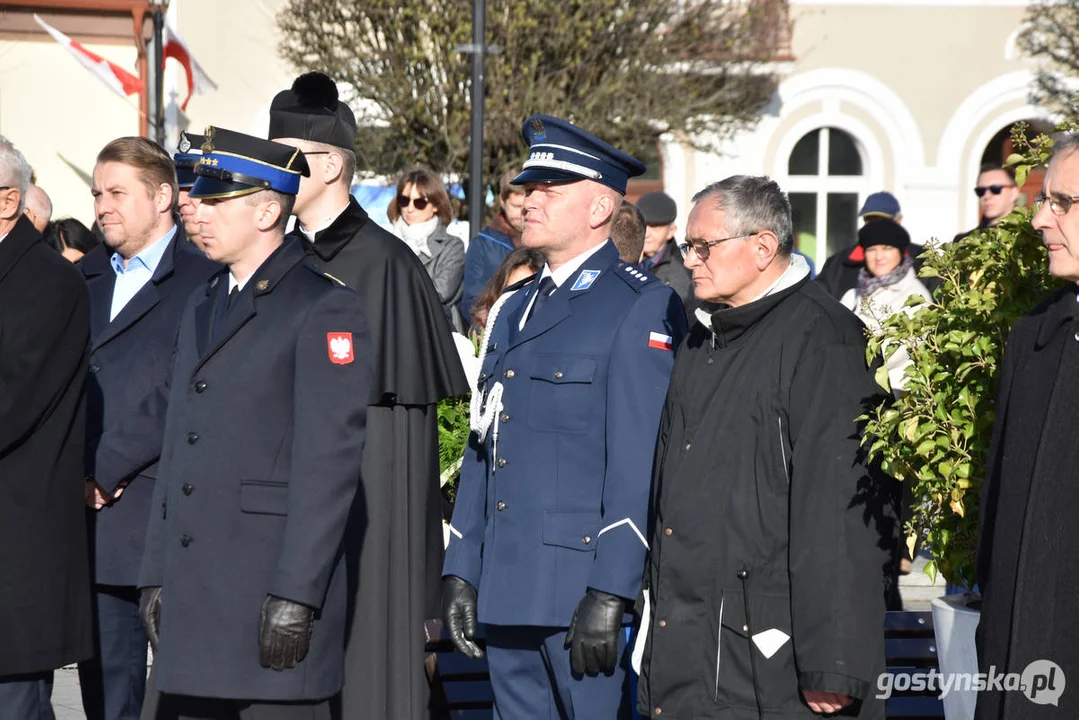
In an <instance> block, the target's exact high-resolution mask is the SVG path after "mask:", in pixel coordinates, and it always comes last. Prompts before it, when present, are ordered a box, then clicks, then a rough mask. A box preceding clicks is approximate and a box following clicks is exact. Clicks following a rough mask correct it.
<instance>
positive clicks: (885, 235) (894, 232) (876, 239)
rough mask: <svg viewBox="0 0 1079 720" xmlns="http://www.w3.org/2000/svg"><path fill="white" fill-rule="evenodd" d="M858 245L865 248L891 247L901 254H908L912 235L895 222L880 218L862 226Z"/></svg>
mask: <svg viewBox="0 0 1079 720" xmlns="http://www.w3.org/2000/svg"><path fill="white" fill-rule="evenodd" d="M858 244H859V245H861V246H862V247H863V248H870V247H873V246H874V245H891V246H892V247H894V248H897V249H898V250H899V252H906V250H907V246H908V245H910V233H908V232H907V231H906V229H905V228H904V227H903V226H902V225H900V224H899V223H897V222H896V221H895V220H891V219H889V218H879V219H877V220H870V221H869V222H867V223H866V224H865V225H863V226H862V229H861V230H859V231H858Z"/></svg>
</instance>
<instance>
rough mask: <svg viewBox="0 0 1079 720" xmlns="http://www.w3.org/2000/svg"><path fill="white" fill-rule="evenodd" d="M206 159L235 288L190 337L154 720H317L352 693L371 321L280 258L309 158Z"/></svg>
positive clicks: (154, 593) (168, 491) (343, 295)
mask: <svg viewBox="0 0 1079 720" xmlns="http://www.w3.org/2000/svg"><path fill="white" fill-rule="evenodd" d="M206 141H207V142H206V144H205V145H204V146H203V156H202V158H201V159H200V161H199V165H198V168H197V170H196V172H197V173H198V179H197V180H196V182H195V186H194V188H192V191H191V193H192V195H193V196H194V197H196V198H198V199H199V200H200V205H199V209H198V219H199V224H200V230H201V235H202V240H203V242H204V244H205V248H206V254H207V256H208V257H209V258H210V259H211V260H215V261H217V262H220V263H222V264H224V265H227V266H228V270H227V271H222V272H221V273H219V274H217V275H215V276H214V278H213V279H212V280H211V281H210V283H209V284H208V286H207V287H206V291H205V292H202V291H198V290H197V291H196V292H195V294H194V295H193V296H192V298H191V300H190V302H189V303H188V306H187V308H186V310H185V312H184V316H183V320H182V321H181V324H180V333H179V339H178V342H177V351H176V360H175V367H174V372H173V380H172V388H171V395H170V399H169V409H168V420H167V423H166V430H165V442H164V448H163V451H162V458H161V471H160V473H159V477H158V482H157V488H156V491H155V495H154V502H153V505H152V508H153V511H152V519H151V522H150V528H149V531H148V533H147V541H146V553H145V556H144V559H143V564H142V570H141V572H140V578H139V585H140V587H141V588H143V592H142V601H141V608H140V612H141V614H142V616H143V620H144V622H145V624H146V625H147V630H148V633H149V635H150V640H151V644H152V645H154V646H155V648H156V654H155V668H156V669H155V672H156V682H157V688H158V689H159V690H160V691H161V692H162V693H163V695H162V698H161V708H160V711H159V715H158V717H159V718H161V717H163V718H168V719H169V720H171V719H172V718H214V719H215V720H216V719H217V718H242V719H243V720H248V719H250V720H260V719H262V718H273V719H274V720H277V719H284V718H287V719H289V720H291V719H292V718H297V719H302V720H308V719H310V720H315V719H319V720H321V719H322V718H329V717H330V699H332V697H333V696H334V695H336V693H338V691H339V690H340V689H341V684H342V675H343V652H344V638H345V616H346V611H347V600H346V577H345V566H344V562H343V557H344V553H343V549H342V537H343V535H344V530H345V523H346V520H347V517H348V511H349V507H350V505H351V504H352V500H353V497H354V495H355V494H356V493H357V492H362V489H361V488H360V461H361V456H362V452H363V445H364V431H365V420H366V398H367V397H368V393H369V392H370V382H371V358H370V357H369V354H370V342H369V336H368V332H367V326H366V323H365V320H364V314H363V303H362V300H361V299H360V298H359V297H358V296H357V295H356V294H355V293H353V292H352V291H351V290H349V289H347V288H345V287H344V286H342V285H340V284H339V283H338V282H337V281H335V280H333V279H331V278H329V277H327V276H325V275H323V274H321V273H319V272H318V271H316V270H315V269H314V268H312V267H311V266H310V265H308V264H307V263H306V262H305V261H304V254H303V249H302V248H301V247H300V246H299V245H298V244H297V243H296V242H295V241H291V240H290V241H287V242H286V241H285V222H286V220H287V218H288V215H289V212H290V210H291V205H292V200H293V198H294V197H295V194H296V191H297V189H298V188H299V180H300V176H301V174H302V173H303V172H306V171H307V163H306V160H305V159H304V157H303V154H302V153H301V152H300V151H299V150H297V149H295V148H292V147H288V146H286V145H281V144H279V143H274V142H270V141H268V140H262V139H260V138H254V137H250V136H247V135H241V134H239V133H234V132H230V131H228V130H220V129H217V128H207V130H206ZM159 638H160V640H159V642H158V639H159Z"/></svg>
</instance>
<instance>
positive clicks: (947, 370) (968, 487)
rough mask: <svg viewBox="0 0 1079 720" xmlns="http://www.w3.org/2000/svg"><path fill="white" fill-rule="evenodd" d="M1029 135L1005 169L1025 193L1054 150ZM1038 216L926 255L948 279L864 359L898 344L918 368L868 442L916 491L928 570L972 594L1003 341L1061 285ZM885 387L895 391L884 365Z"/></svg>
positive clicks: (929, 270) (1018, 141)
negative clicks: (1034, 221) (1035, 222)
mask: <svg viewBox="0 0 1079 720" xmlns="http://www.w3.org/2000/svg"><path fill="white" fill-rule="evenodd" d="M1058 129H1072V126H1068V127H1062V128H1058ZM1024 130H1025V128H1023V127H1019V126H1017V127H1016V129H1015V130H1013V141H1014V142H1015V147H1017V148H1020V149H1021V150H1022V154H1017V155H1013V156H1012V157H1011V158H1009V161H1008V162H1009V164H1010V165H1015V166H1016V179H1017V181H1018V183H1019V184H1020V185H1022V183H1023V181H1024V180H1025V178H1026V176H1027V174H1028V172H1029V171H1030V169H1031V168H1032V167H1035V166H1039V165H1046V164H1047V163H1048V159H1049V157H1050V155H1051V152H1052V140H1051V139H1050V138H1048V137H1046V136H1044V135H1040V136H1038V137H1037V138H1035V139H1034V140H1032V141H1030V142H1029V143H1028V142H1026V141H1025V140H1024V139H1023V135H1022V133H1023V131H1024ZM1030 219H1031V213H1030V211H1029V210H1027V209H1025V208H1020V209H1017V210H1016V211H1014V212H1013V213H1011V214H1010V215H1008V216H1007V217H1006V218H1004V219H1003V220H1002V221H1001V222H1000V223H999V224H998V225H996V226H995V227H992V228H989V229H986V230H981V231H977V232H975V233H973V234H972V235H970V236H968V237H967V238H965V239H963V240H961V241H959V242H955V243H942V244H939V245H933V246H931V247H930V248H928V249H927V250H926V252H925V254H924V256H923V257H924V265H923V267H922V270H921V272H920V276H921V277H939V278H941V280H942V283H943V284H942V286H941V288H940V289H939V290H938V291H937V293H936V295H935V297H934V300H935V302H934V304H931V305H930V304H925V303H924V301H922V300H921V298H912V299H911V300H909V301H908V305H910V306H915V305H917V306H919V307H918V308H917V310H915V312H914V313H913V314H911V315H907V314H904V313H897V314H895V315H893V316H892V317H890V318H889V319H888V320H886V321H885V322H884V323H883V326H882V328H881V331H880V333H878V334H872V335H871V336H870V340H869V348H868V351H867V356H868V357H869V358H872V357H877V356H881V355H885V356H890V354H891V353H892V352H894V350H895V349H897V348H898V347H900V346H902V347H905V348H906V349H907V352H908V353H909V355H910V358H911V360H912V364H911V365H910V366H909V367H908V368H907V369H906V373H905V377H906V379H905V388H904V390H905V392H903V393H902V394H901V395H900V396H899V397H898V399H894V400H893V399H889V400H887V401H885V402H883V403H882V404H881V405H880V406H879V407H877V408H876V409H875V410H874V411H872V412H870V413H869V414H868V415H867V416H864V417H863V418H862V419H864V420H866V421H867V424H866V431H865V435H864V437H863V444H865V445H867V446H868V450H869V456H870V457H871V458H872V459H875V460H879V461H880V462H881V464H882V466H883V468H884V470H885V471H886V472H888V473H889V474H890V475H892V476H893V477H895V478H897V479H899V480H901V481H903V482H907V483H911V485H912V490H913V494H914V498H915V507H914V510H913V513H912V517H911V518H909V519H908V525H907V526H908V530H913V531H915V532H917V533H918V535H920V536H921V537H923V538H924V541H925V545H926V547H927V549H928V550H929V551H930V552H931V553H932V555H933V557H934V561H932V562H931V563H930V565H929V566H928V567H927V570H926V571H927V572H928V573H929V574H930V575H931V576H932V577H935V576H936V573H937V571H938V570H939V571H940V573H941V574H942V575H943V576H944V578H945V579H946V580H948V581H949V582H952V583H955V584H958V585H961V586H963V587H968V588H969V587H973V585H974V561H975V552H976V549H977V548H976V542H977V535H978V501H979V498H980V495H981V486H982V481H983V478H984V477H985V466H986V459H987V454H988V450H989V443H990V439H991V434H992V426H993V417H994V405H995V402H996V396H997V385H998V381H999V376H1000V366H1001V360H1002V358H1003V354H1004V343H1005V340H1006V339H1007V337H1008V332H1009V331H1010V329H1011V326H1012V325H1013V324H1014V323H1015V321H1016V320H1018V319H1019V318H1020V317H1022V316H1023V315H1025V314H1027V313H1028V312H1030V310H1032V309H1033V308H1034V307H1036V306H1037V305H1038V304H1039V303H1040V302H1041V301H1042V300H1044V299H1045V298H1046V297H1047V295H1048V294H1049V293H1050V292H1051V291H1052V290H1053V289H1054V287H1055V285H1056V282H1055V281H1054V279H1053V278H1052V277H1050V275H1049V273H1048V270H1047V260H1046V251H1045V248H1044V246H1043V244H1042V239H1041V236H1040V235H1039V234H1038V233H1037V232H1036V231H1035V230H1034V229H1033V228H1032V227H1031V225H1030ZM882 375H883V377H882ZM878 381H879V382H880V383H881V384H882V385H883V386H885V387H887V372H886V371H884V370H883V369H882V371H881V372H880V373H878Z"/></svg>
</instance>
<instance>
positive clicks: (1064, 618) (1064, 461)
mask: <svg viewBox="0 0 1079 720" xmlns="http://www.w3.org/2000/svg"><path fill="white" fill-rule="evenodd" d="M1077 202H1079V134H1072V135H1068V136H1065V137H1063V138H1062V139H1060V140H1058V141H1057V143H1056V145H1055V146H1054V155H1053V159H1052V160H1051V161H1050V163H1049V170H1048V172H1047V173H1046V175H1045V180H1044V185H1043V187H1042V192H1041V193H1040V194H1039V195H1038V197H1037V198H1036V200H1035V208H1036V211H1035V213H1034V217H1033V221H1032V224H1033V226H1034V229H1035V230H1037V231H1038V232H1039V233H1041V236H1042V242H1043V243H1045V247H1046V250H1047V252H1048V256H1049V258H1048V259H1049V273H1050V274H1051V275H1052V276H1053V277H1055V278H1057V279H1058V280H1061V281H1063V282H1064V283H1065V284H1064V286H1063V287H1062V288H1061V289H1060V290H1059V291H1058V292H1056V293H1055V294H1053V295H1052V296H1051V297H1050V298H1048V299H1047V300H1046V302H1044V303H1043V304H1042V305H1041V306H1040V307H1038V308H1036V309H1035V310H1033V311H1032V312H1030V313H1029V314H1028V315H1027V316H1026V317H1024V318H1022V319H1020V320H1019V321H1018V322H1016V323H1015V325H1014V326H1013V327H1012V331H1011V334H1010V335H1009V336H1008V342H1007V345H1006V346H1005V351H1004V364H1003V369H1002V371H1001V378H1000V385H999V390H998V395H997V404H996V425H995V427H994V428H993V442H992V444H991V446H990V449H989V460H988V464H987V468H986V482H985V486H984V488H983V491H982V510H981V518H982V521H981V537H980V539H979V546H978V586H979V587H980V588H981V591H982V594H983V597H984V602H983V605H982V617H981V622H980V624H979V626H978V635H979V636H978V641H979V648H978V659H979V662H980V664H981V666H982V670H985V669H987V668H989V666H991V665H992V666H995V667H996V671H997V672H999V673H1006V672H1013V671H1014V672H1020V673H1022V672H1023V671H1024V669H1026V668H1027V667H1028V666H1029V665H1030V663H1032V662H1035V661H1048V662H1049V663H1052V665H1049V664H1043V666H1042V667H1043V668H1044V672H1042V673H1041V675H1042V677H1041V682H1040V683H1038V684H1037V686H1036V687H1037V688H1038V689H1037V690H1036V689H1035V688H1034V687H1032V688H1031V690H1030V691H1028V692H1027V693H1003V692H993V691H992V688H991V689H990V691H988V692H982V693H979V695H978V709H977V714H976V717H977V718H979V720H990V719H992V720H998V719H999V718H1020V717H1022V718H1041V717H1076V715H1077V714H1079V699H1077V695H1076V694H1075V693H1074V692H1065V693H1063V694H1062V695H1061V694H1060V691H1061V690H1063V689H1064V682H1065V679H1064V672H1073V670H1072V669H1073V668H1077V667H1079V651H1077V650H1076V648H1079V622H1077V621H1076V618H1075V599H1076V597H1079V575H1077V574H1076V573H1074V572H1070V571H1068V570H1066V569H1063V571H1062V562H1067V561H1068V560H1070V559H1072V558H1074V557H1075V556H1076V554H1077V553H1079V541H1077V537H1079V536H1077V535H1076V534H1075V532H1074V531H1073V530H1072V527H1073V525H1074V522H1075V507H1076V503H1077V502H1079V489H1077V488H1079V486H1077V484H1076V470H1075V468H1076V466H1077V464H1079V443H1077V442H1076V438H1075V424H1076V421H1077V420H1079V413H1077V412H1076V408H1077V407H1079V383H1076V382H1075V378H1076V377H1079V302H1076V301H1077V300H1079V288H1077V286H1076V283H1079V207H1076V203H1077ZM1054 666H1055V667H1056V669H1055V670H1054ZM1024 677H1025V676H1024ZM1038 693H1040V694H1038ZM1053 698H1055V700H1053V704H1052V705H1042V704H1041V703H1040V702H1039V700H1042V701H1045V700H1049V699H1053ZM1031 700H1033V701H1034V702H1031ZM1058 702H1059V705H1057V703H1058ZM1035 703H1038V704H1035Z"/></svg>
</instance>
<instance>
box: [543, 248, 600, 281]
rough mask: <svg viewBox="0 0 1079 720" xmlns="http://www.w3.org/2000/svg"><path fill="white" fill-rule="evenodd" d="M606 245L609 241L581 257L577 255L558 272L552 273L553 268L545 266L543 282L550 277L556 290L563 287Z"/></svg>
mask: <svg viewBox="0 0 1079 720" xmlns="http://www.w3.org/2000/svg"><path fill="white" fill-rule="evenodd" d="M606 244H607V240H604V241H603V242H601V243H600V244H599V245H596V246H595V247H593V248H589V249H588V250H585V251H584V252H583V253H581V254H580V255H577V256H576V257H574V258H573V259H571V260H570V261H569V262H566V263H564V264H562V265H559V266H558V269H557V270H554V271H552V270H551V267H550V266H549V265H544V266H543V274H542V275H540V279H541V280H542V279H543V278H545V277H550V278H551V280H553V281H554V285H555V287H556V288H558V287H562V283H564V282H566V281H567V280H569V279H570V277H571V276H572V275H573V273H575V272H577V271H578V270H580V269H581V266H582V265H584V264H585V262H587V261H588V258H590V257H592V256H593V255H595V254H596V253H597V252H599V250H600V248H602V247H603V246H604V245H606Z"/></svg>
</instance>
